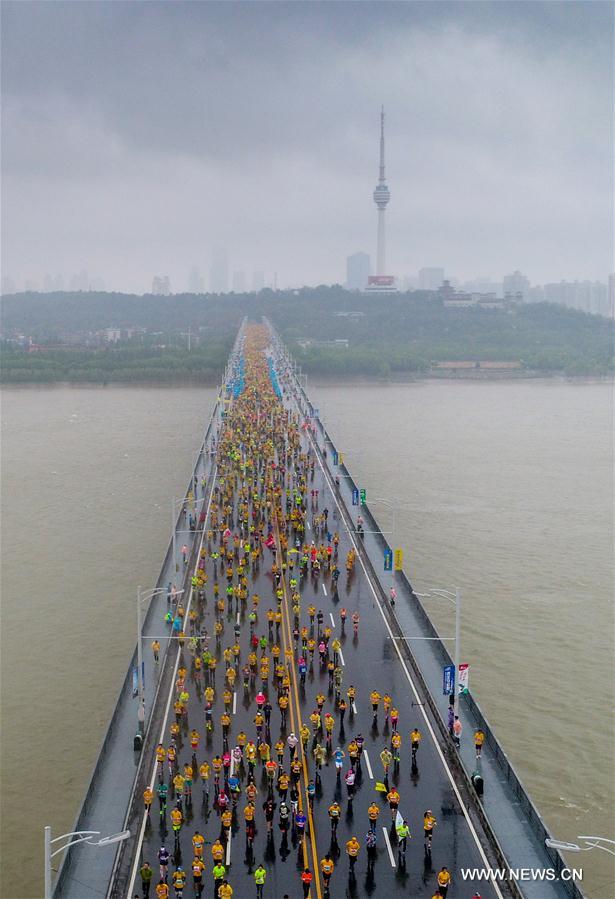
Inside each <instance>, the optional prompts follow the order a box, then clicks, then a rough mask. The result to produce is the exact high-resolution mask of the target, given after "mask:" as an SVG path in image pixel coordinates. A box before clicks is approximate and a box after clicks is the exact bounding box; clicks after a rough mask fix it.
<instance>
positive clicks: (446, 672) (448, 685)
mask: <svg viewBox="0 0 615 899" xmlns="http://www.w3.org/2000/svg"><path fill="white" fill-rule="evenodd" d="M454 692H455V666H454V665H445V666H444V668H443V669H442V695H443V696H452V695H453V693H454Z"/></svg>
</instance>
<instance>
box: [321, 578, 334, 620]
mask: <svg viewBox="0 0 615 899" xmlns="http://www.w3.org/2000/svg"><path fill="white" fill-rule="evenodd" d="M322 592H323V593H324V594H325V596H326V595H327V588H326V587H325V585H324V584H323V585H322ZM329 615H331V612H329ZM331 620H333V615H331ZM333 627H335V624H333Z"/></svg>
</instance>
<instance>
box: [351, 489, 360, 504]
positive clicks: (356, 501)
mask: <svg viewBox="0 0 615 899" xmlns="http://www.w3.org/2000/svg"><path fill="white" fill-rule="evenodd" d="M352 505H353V506H358V505H359V491H358V490H357V488H356V487H355V489H354V490H353V491H352Z"/></svg>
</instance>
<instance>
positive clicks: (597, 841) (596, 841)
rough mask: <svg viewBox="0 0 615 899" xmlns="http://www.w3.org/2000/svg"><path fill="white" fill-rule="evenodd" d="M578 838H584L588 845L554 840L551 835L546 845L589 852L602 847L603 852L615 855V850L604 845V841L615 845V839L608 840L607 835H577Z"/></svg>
mask: <svg viewBox="0 0 615 899" xmlns="http://www.w3.org/2000/svg"><path fill="white" fill-rule="evenodd" d="M577 840H584V841H585V842H586V843H587V845H586V846H579V844H578V843H565V842H564V841H563V840H553V839H551V837H548V838H547V839H546V840H545V846H547V847H548V848H549V849H558V850H559V851H560V852H589V851H590V850H591V849H602V851H603V852H608V853H609V855H615V850H613V849H609V848H608V846H603V845H602V843H609V845H610V846H615V840H608V839H607V838H606V837H581V836H580V837H577Z"/></svg>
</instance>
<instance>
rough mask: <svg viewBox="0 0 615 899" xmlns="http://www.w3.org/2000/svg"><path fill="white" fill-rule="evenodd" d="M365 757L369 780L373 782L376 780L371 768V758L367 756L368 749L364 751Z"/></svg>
mask: <svg viewBox="0 0 615 899" xmlns="http://www.w3.org/2000/svg"><path fill="white" fill-rule="evenodd" d="M363 755H364V756H365V764H366V765H367V773H368V774H369V779H370V780H373V779H374V773H373V771H372V766H371V764H370V761H369V756H368V754H367V749H364V750H363Z"/></svg>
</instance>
